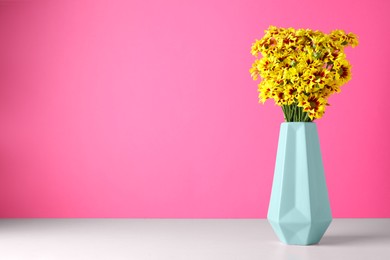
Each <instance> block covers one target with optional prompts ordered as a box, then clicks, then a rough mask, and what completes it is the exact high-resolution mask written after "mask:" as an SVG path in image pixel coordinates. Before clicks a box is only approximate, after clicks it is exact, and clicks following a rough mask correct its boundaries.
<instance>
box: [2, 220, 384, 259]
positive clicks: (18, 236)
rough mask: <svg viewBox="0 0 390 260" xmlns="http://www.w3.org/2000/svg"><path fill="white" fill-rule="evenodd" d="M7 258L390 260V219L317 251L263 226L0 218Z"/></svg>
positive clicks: (362, 223) (337, 232)
mask: <svg viewBox="0 0 390 260" xmlns="http://www.w3.org/2000/svg"><path fill="white" fill-rule="evenodd" d="M0 259H2V260H3V259H4V260H13V259H18V260H19V259H26V260H35V259H39V260H46V259H48V260H62V259H67V260H78V259H82V260H87V259H93V260H99V259H104V260H114V259H126V260H129V259H130V260H154V259H159V260H165V259H167V260H176V259H180V260H192V259H199V260H209V259H210V260H219V259H220V260H230V259H232V260H233V259H234V260H247V259H248V260H249V259H250V260H261V259H264V260H273V259H288V260H301V259H311V260H321V259H327V260H337V259H340V260H347V259H353V260H359V259H362V260H363V259H364V260H367V259H369V260H377V259H378V260H381V259H383V260H389V259H390V219H335V220H333V222H332V224H331V225H330V227H329V229H328V231H327V232H326V234H325V236H324V237H323V239H322V240H321V242H320V244H318V245H313V246H287V245H284V244H282V243H280V242H279V241H278V240H277V238H276V236H275V235H274V233H273V231H272V229H271V228H270V226H269V224H268V223H267V221H266V220H264V219H0Z"/></svg>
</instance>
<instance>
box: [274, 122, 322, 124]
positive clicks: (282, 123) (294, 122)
mask: <svg viewBox="0 0 390 260" xmlns="http://www.w3.org/2000/svg"><path fill="white" fill-rule="evenodd" d="M282 124H315V122H282Z"/></svg>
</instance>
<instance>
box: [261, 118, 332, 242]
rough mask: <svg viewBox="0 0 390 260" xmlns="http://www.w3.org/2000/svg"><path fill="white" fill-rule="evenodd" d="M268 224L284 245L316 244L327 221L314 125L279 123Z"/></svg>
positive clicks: (321, 166) (329, 218) (322, 173)
mask: <svg viewBox="0 0 390 260" xmlns="http://www.w3.org/2000/svg"><path fill="white" fill-rule="evenodd" d="M268 221H269V222H270V224H271V226H272V228H273V230H274V231H275V233H276V235H277V236H278V238H279V239H280V240H281V241H282V242H283V243H285V244H290V245H311V244H317V243H318V242H319V241H320V240H321V238H322V236H323V235H324V233H325V231H326V229H327V228H328V226H329V224H330V222H331V221H332V214H331V211H330V205H329V199H328V190H327V188H326V182H325V176H324V168H323V164H322V158H321V151H320V144H319V140H318V133H317V126H316V124H315V123H309V122H308V123H303V122H292V123H282V124H281V127H280V135H279V144H278V152H277V156H276V166H275V173H274V180H273V184H272V193H271V200H270V204H269V208H268Z"/></svg>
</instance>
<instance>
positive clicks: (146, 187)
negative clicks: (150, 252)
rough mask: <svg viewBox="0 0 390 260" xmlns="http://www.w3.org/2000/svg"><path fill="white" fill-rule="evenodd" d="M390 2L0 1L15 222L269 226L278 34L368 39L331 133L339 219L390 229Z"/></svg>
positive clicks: (6, 213)
mask: <svg viewBox="0 0 390 260" xmlns="http://www.w3.org/2000/svg"><path fill="white" fill-rule="evenodd" d="M389 10H390V2H389V1H386V0H382V1H380V0H364V1H363V0H359V1H352V0H349V1H339V0H337V1H333V0H331V1H326V2H323V1H313V0H303V1H302V0H301V1H280V0H273V1H259V0H254V1H244V0H229V1H219V0H191V1H182V0H177V1H172V0H164V1H162V0H161V1H159V0H151V1H145V0H132V1H113V0H111V1H109V0H106V1H96V0H94V1H92V0H91V1H81V0H78V1H0V33H1V34H0V36H1V37H0V39H1V40H0V54H1V56H0V57H1V59H0V69H1V73H0V118H1V122H2V123H1V128H0V129H1V130H0V217H185V218H188V217H201V218H203V217H211V218H258V217H261V218H264V217H266V212H267V207H268V201H269V196H270V191H271V183H272V177H273V168H274V162H275V153H276V147H277V139H278V133H279V126H280V123H281V122H282V120H283V118H282V112H281V110H280V108H279V107H276V106H274V105H273V104H272V103H268V104H266V105H264V106H262V105H259V104H258V103H257V87H256V83H255V82H253V81H252V80H251V78H250V75H249V72H248V71H249V68H250V65H251V63H252V61H253V58H252V57H251V55H250V46H251V43H252V42H253V41H254V39H255V38H260V37H262V34H263V30H264V29H266V28H267V27H268V26H269V25H277V26H284V27H289V26H292V27H295V28H303V27H309V28H313V29H320V30H323V31H325V32H329V31H330V30H332V29H336V28H340V29H344V30H346V31H348V32H349V31H351V32H354V33H356V34H358V35H359V36H360V46H358V47H357V48H356V49H350V50H348V51H347V55H348V58H349V60H350V61H351V63H352V64H353V79H352V81H351V82H350V83H349V84H348V85H347V86H345V87H344V88H343V92H342V93H341V94H340V95H337V96H335V97H333V98H332V99H331V100H330V101H331V107H329V108H328V110H327V113H326V115H325V117H324V118H323V119H321V120H320V121H318V127H319V132H320V138H321V145H322V150H323V158H324V164H325V171H326V177H327V181H328V187H329V193H330V200H331V206H332V210H333V215H334V217H390V204H389V201H390V166H389V165H390V164H389V144H390V142H389V141H390V140H389V134H388V132H389V116H388V111H389V108H388V106H389V105H388V97H389V95H390V83H389V80H388V78H387V76H388V75H389V73H390V69H389V66H388V64H389V61H388V59H389V56H390V55H389V53H390V52H389V48H388V43H389V42H390V31H389V30H388V26H389V25H390V23H389V22H390V18H389V17H390V16H389V14H388V12H389Z"/></svg>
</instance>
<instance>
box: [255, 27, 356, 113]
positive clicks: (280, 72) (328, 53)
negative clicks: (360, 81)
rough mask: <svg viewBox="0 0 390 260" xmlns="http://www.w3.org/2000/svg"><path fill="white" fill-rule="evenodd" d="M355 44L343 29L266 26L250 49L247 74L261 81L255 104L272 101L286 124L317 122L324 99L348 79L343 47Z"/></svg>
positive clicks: (322, 111)
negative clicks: (250, 64) (322, 30)
mask: <svg viewBox="0 0 390 260" xmlns="http://www.w3.org/2000/svg"><path fill="white" fill-rule="evenodd" d="M357 44H358V39H357V36H356V35H355V34H353V33H348V34H346V33H345V32H344V31H343V30H334V31H332V32H331V33H330V34H324V33H322V32H320V31H313V30H310V29H299V30H295V29H294V28H278V27H275V26H270V27H269V28H268V29H267V30H266V31H265V35H264V37H263V38H262V39H260V40H256V41H255V42H254V43H253V44H252V47H251V53H252V55H254V56H255V57H256V59H255V61H254V63H253V64H252V67H251V69H250V70H249V71H250V74H251V77H252V78H253V79H254V80H257V79H259V77H261V78H262V81H261V83H260V84H259V86H258V90H259V101H260V102H262V103H264V102H265V101H266V100H267V99H270V98H272V99H274V101H275V103H276V104H277V105H279V106H282V108H283V111H284V112H285V118H286V120H287V121H296V120H299V121H311V120H314V119H316V118H321V117H322V116H323V114H324V112H325V106H326V105H327V98H328V97H329V96H330V95H332V94H334V93H338V92H340V86H342V85H343V84H345V83H346V82H348V81H349V80H350V79H351V65H350V64H349V62H348V61H347V60H346V56H345V53H344V48H345V47H346V46H352V47H355V46H357ZM259 54H261V56H262V57H261V58H257V57H258V56H259ZM297 108H299V109H297ZM297 111H298V112H297Z"/></svg>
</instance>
